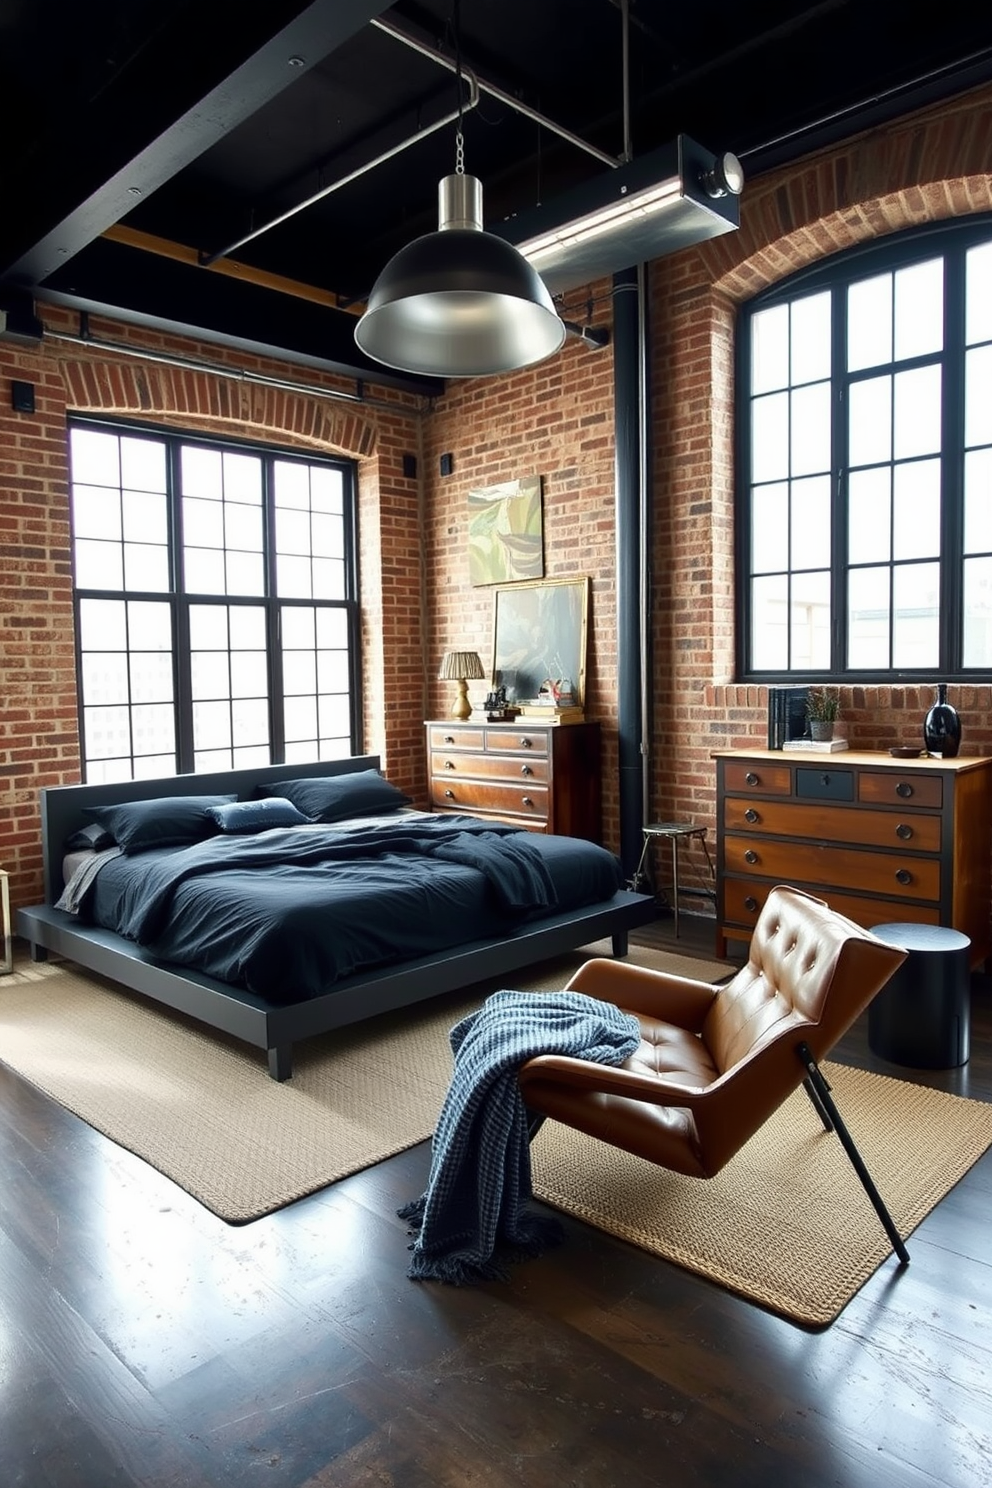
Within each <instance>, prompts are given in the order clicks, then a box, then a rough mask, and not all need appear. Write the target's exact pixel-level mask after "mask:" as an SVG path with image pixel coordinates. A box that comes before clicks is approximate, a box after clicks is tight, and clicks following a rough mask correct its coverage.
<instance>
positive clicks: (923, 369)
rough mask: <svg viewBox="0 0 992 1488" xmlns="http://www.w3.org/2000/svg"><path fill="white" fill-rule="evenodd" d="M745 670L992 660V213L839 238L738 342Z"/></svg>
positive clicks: (915, 666)
mask: <svg viewBox="0 0 992 1488" xmlns="http://www.w3.org/2000/svg"><path fill="white" fill-rule="evenodd" d="M737 470H738V496H737V565H738V566H737V572H738V575H739V576H740V582H739V585H738V637H739V654H738V668H739V674H740V675H741V676H742V677H744V678H746V679H748V680H757V681H770V682H771V681H776V680H784V679H789V680H817V679H826V678H831V679H834V680H837V681H847V682H858V681H893V680H906V681H913V680H923V679H927V680H930V679H932V678H933V677H934V676H936V675H939V676H940V677H942V678H944V679H947V678H952V679H955V680H962V681H964V680H968V679H975V678H976V677H977V676H985V675H987V674H988V672H989V671H990V670H992V218H990V217H988V216H983V217H981V218H978V219H976V218H972V219H967V220H956V221H953V222H948V223H941V224H934V225H932V226H929V227H927V228H923V229H915V230H910V231H908V232H904V233H901V234H898V235H894V236H893V237H891V238H887V239H885V240H884V241H883V242H878V243H874V244H872V245H871V246H869V247H865V248H860V249H854V250H850V251H848V252H846V253H844V254H839V255H837V256H836V257H834V258H833V259H831V260H830V261H829V262H827V263H825V264H823V265H821V266H818V267H817V268H816V269H815V270H812V271H805V272H803V273H801V274H799V275H796V276H794V277H793V278H792V279H790V280H788V281H784V282H783V283H782V284H780V285H778V286H776V287H775V289H774V290H772V291H769V292H767V293H765V294H763V295H761V296H759V297H756V298H755V300H753V301H752V302H751V303H750V304H749V305H748V306H747V307H746V309H745V311H744V312H743V314H742V316H741V322H740V326H739V334H738V339H737Z"/></svg>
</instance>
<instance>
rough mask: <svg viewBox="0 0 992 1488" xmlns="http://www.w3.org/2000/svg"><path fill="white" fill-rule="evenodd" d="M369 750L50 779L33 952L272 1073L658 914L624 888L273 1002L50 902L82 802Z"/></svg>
mask: <svg viewBox="0 0 992 1488" xmlns="http://www.w3.org/2000/svg"><path fill="white" fill-rule="evenodd" d="M378 768H379V760H378V758H377V757H376V756H373V755H363V756H356V757H355V758H352V759H345V760H334V761H325V762H322V763H320V764H306V765H269V766H264V767H260V768H256V769H246V770H233V771H224V772H222V773H218V774H197V775H195V776H191V775H180V776H172V777H168V778H164V779H159V780H147V781H127V782H118V783H114V784H111V785H76V786H61V787H50V788H47V789H44V790H42V791H41V793H40V794H41V818H42V843H43V851H44V863H45V901H46V902H45V904H44V905H38V906H33V907H31V908H27V909H21V910H19V911H18V914H17V931H18V934H19V935H21V936H22V937H23V938H24V939H25V940H26V941H27V942H28V944H29V946H30V950H31V956H32V959H33V960H35V961H43V960H45V959H47V957H48V955H49V954H55V955H58V956H63V957H65V958H66V959H67V960H70V961H73V962H75V963H76V964H77V965H78V966H81V967H84V968H85V969H86V970H88V971H94V972H97V973H98V974H100V975H101V976H105V977H107V978H109V979H110V980H112V981H114V982H117V983H119V984H120V985H121V986H123V987H126V988H129V989H131V990H133V991H135V992H139V993H141V994H143V995H144V996H146V997H149V998H152V999H153V1000H154V1001H156V1002H159V1003H162V1004H163V1005H164V1006H166V1007H170V1008H174V1009H175V1010H176V1011H177V1012H181V1013H185V1014H187V1015H188V1016H190V1017H192V1018H196V1019H197V1020H199V1021H200V1022H202V1023H205V1024H207V1025H208V1026H209V1027H211V1028H217V1029H220V1030H222V1031H223V1032H225V1033H229V1034H231V1035H233V1036H234V1037H235V1038H239V1039H242V1040H243V1041H244V1042H245V1043H248V1044H252V1045H254V1046H255V1047H257V1048H260V1049H264V1050H265V1051H266V1054H267V1056H268V1064H269V1072H270V1074H271V1075H272V1077H273V1078H274V1079H276V1080H286V1079H288V1078H289V1077H290V1076H291V1074H292V1060H293V1045H294V1044H295V1043H297V1042H298V1041H299V1040H301V1039H306V1038H312V1037H313V1036H314V1035H316V1034H321V1033H327V1032H330V1031H331V1030H333V1029H335V1028H343V1027H345V1026H347V1025H348V1024H350V1023H356V1022H360V1021H362V1020H364V1019H366V1018H371V1017H375V1016H376V1015H377V1014H379V1013H383V1012H389V1011H393V1010H395V1009H397V1008H402V1007H407V1006H411V1005H413V1004H414V1003H418V1002H422V1001H424V1000H426V999H428V998H431V997H435V996H438V995H439V994H441V993H443V992H450V991H454V990H456V989H458V988H459V987H465V986H469V985H470V984H471V983H472V982H476V981H479V980H482V979H483V978H490V977H509V976H510V975H511V974H512V973H513V972H515V971H518V970H519V969H520V968H521V967H524V966H529V965H532V964H533V963H534V962H537V961H541V960H544V959H545V958H546V957H549V956H555V955H559V954H561V953H562V952H565V951H570V950H574V949H576V948H577V947H578V946H582V945H586V944H588V943H589V942H591V941H594V940H598V939H601V938H602V937H604V936H609V937H610V938H611V940H612V946H613V953H614V955H616V956H624V955H626V953H627V937H628V933H629V932H630V931H631V930H633V929H635V928H636V927H637V926H638V925H643V924H646V923H648V922H649V921H650V920H652V919H653V918H654V917H655V906H654V901H653V899H652V898H651V896H649V895H645V894H635V893H631V892H629V891H626V890H618V891H617V892H616V893H615V894H613V895H612V896H611V897H610V898H608V899H604V900H602V901H600V902H598V903H595V904H589V905H585V906H584V907H582V908H580V909H575V910H571V911H568V912H564V913H555V914H550V915H547V916H545V917H543V918H541V919H531V920H528V921H526V923H524V924H521V925H519V926H517V927H516V928H514V929H511V930H509V931H507V932H505V933H502V934H501V935H500V936H499V937H498V938H491V939H482V940H475V941H469V942H465V943H463V944H461V945H455V946H451V947H449V948H448V949H446V950H444V951H440V952H435V953H433V954H430V955H426V956H420V957H417V958H416V959H413V960H406V961H401V962H393V963H390V964H388V965H384V966H381V967H378V968H376V969H373V970H370V971H366V972H362V973H361V974H358V975H351V976H347V977H344V978H341V979H340V980H338V981H336V982H335V983H334V984H333V986H332V987H331V988H330V990H329V991H328V992H326V993H323V994H320V995H318V996H313V997H308V998H306V999H305V1000H303V1001H300V1002H295V1003H279V1004H278V1005H277V1004H274V1003H271V1002H268V1001H266V1000H265V999H264V998H262V997H259V996H257V995H255V994H253V993H252V992H250V991H248V990H246V989H242V988H239V987H237V986H233V985H231V984H229V983H227V982H223V981H218V980H216V979H215V978H213V977H210V976H206V975H201V974H200V973H199V972H196V971H191V970H189V969H187V968H186V967H182V966H176V965H171V964H169V963H167V962H163V961H160V960H157V959H156V958H155V957H154V956H152V955H150V954H149V953H148V952H146V951H145V950H143V949H142V947H141V946H139V945H137V944H135V943H134V942H133V941H131V940H129V939H126V938H125V937H124V936H122V935H118V934H116V933H115V932H113V931H110V930H105V929H102V928H100V927H97V926H92V925H86V924H82V923H80V921H79V919H78V918H77V917H75V916H73V915H71V914H67V913H65V912H63V911H62V910H59V909H56V908H54V905H55V904H56V902H57V901H58V899H59V897H60V896H61V894H62V890H63V879H62V862H63V848H64V844H65V842H66V841H67V840H68V838H69V837H70V836H71V834H72V833H73V832H75V831H77V830H78V829H79V828H80V827H82V826H84V825H85V824H86V823H87V821H88V820H89V818H88V817H87V816H86V815H85V814H84V808H86V807H90V806H96V805H104V804H116V803H118V802H123V801H138V800H149V799H154V798H156V797H162V796H182V795H187V794H190V793H196V794H201V793H202V794H209V793H233V794H236V795H237V796H238V797H239V799H244V800H247V799H250V798H251V796H252V794H253V793H254V792H255V790H256V788H257V787H258V786H260V785H263V786H264V785H265V784H267V783H271V782H275V781H280V780H286V779H287V778H288V777H290V776H308V777H318V776H321V777H322V776H333V775H341V774H347V773H350V772H353V771H360V770H369V769H376V770H377V769H378Z"/></svg>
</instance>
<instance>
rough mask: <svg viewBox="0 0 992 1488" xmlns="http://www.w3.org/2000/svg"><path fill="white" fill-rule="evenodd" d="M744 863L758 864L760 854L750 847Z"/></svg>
mask: <svg viewBox="0 0 992 1488" xmlns="http://www.w3.org/2000/svg"><path fill="white" fill-rule="evenodd" d="M744 861H745V863H756V862H757V861H758V854H757V853H756V852H754V851H753V850H752V849H751V848H750V847H749V848H748V850H747V852H746V853H745V854H744Z"/></svg>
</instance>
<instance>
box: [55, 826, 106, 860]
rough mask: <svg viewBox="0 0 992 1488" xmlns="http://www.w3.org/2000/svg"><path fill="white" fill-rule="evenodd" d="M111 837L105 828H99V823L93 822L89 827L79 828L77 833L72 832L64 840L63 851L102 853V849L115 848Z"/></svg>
mask: <svg viewBox="0 0 992 1488" xmlns="http://www.w3.org/2000/svg"><path fill="white" fill-rule="evenodd" d="M115 846H116V843H115V842H114V839H113V837H111V835H110V833H109V832H108V831H107V829H106V827H101V826H100V824H99V822H93V824H92V825H91V826H89V827H80V828H79V831H78V832H72V833H70V835H69V836H68V837H67V838H66V839H65V850H66V852H67V853H72V852H86V851H92V852H103V850H104V848H107V847H115Z"/></svg>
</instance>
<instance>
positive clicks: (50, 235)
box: [0, 0, 387, 286]
mask: <svg viewBox="0 0 992 1488" xmlns="http://www.w3.org/2000/svg"><path fill="white" fill-rule="evenodd" d="M386 8H387V7H386V0H312V3H310V4H302V3H297V4H295V5H294V4H293V3H292V0H280V3H279V4H278V5H273V4H272V0H211V3H210V4H201V5H187V4H183V5H181V6H178V7H176V9H175V10H174V12H173V13H172V14H171V15H170V16H169V17H168V19H167V20H166V21H165V23H164V24H163V26H162V27H161V28H160V30H159V31H158V32H157V34H156V35H155V36H154V38H153V40H152V43H151V44H149V45H147V46H145V47H143V48H139V49H137V50H136V52H135V54H134V55H133V56H132V57H131V58H130V59H129V61H128V62H127V64H126V65H124V66H123V67H121V68H120V70H119V71H118V72H116V73H115V74H114V75H113V77H112V78H111V79H110V80H109V81H108V82H107V83H106V84H105V85H104V86H103V87H101V88H99V89H97V90H96V91H95V93H94V94H93V96H92V97H90V98H86V99H85V100H81V101H77V106H75V107H71V108H68V107H66V106H65V101H64V100H63V105H62V106H61V107H60V103H59V100H58V99H46V100H45V110H46V111H48V110H51V113H50V114H49V121H48V123H47V124H46V125H43V127H42V129H41V132H40V138H39V139H37V140H36V142H35V144H34V145H33V146H32V147H31V148H29V149H25V150H23V151H20V152H17V151H14V150H11V149H9V150H7V151H6V152H5V156H4V162H3V168H2V177H0V179H2V187H3V194H4V197H5V200H6V202H7V204H8V210H7V211H5V213H4V218H5V224H4V226H3V227H2V228H0V279H3V280H5V281H7V282H12V283H15V284H21V285H27V286H32V285H37V284H39V283H40V282H41V281H42V280H44V279H46V278H47V277H48V275H50V274H51V273H53V272H54V271H55V270H56V269H58V268H59V267H60V266H61V265H64V264H65V263H66V262H67V260H68V259H71V258H72V257H73V255H74V254H76V253H78V252H79V251H80V249H82V248H83V247H85V246H86V244H87V243H90V242H92V241H93V239H94V238H96V237H98V236H99V234H100V233H101V232H104V231H105V230H106V229H107V228H108V227H111V226H112V225H113V224H115V223H117V222H119V221H120V220H121V218H122V217H124V216H126V215H127V213H128V212H130V211H131V210H132V209H133V208H134V206H135V205H136V204H137V202H139V201H140V200H141V199H142V198H144V197H146V196H148V195H149V194H150V193H151V192H153V191H155V190H156V188H157V187H159V186H161V185H162V184H163V182H165V181H167V180H170V179H171V178H172V177H173V176H174V175H176V173H177V172H179V171H181V170H182V169H183V167H184V166H187V165H188V164H189V163H190V162H191V161H193V160H195V159H197V158H198V157H199V156H200V155H202V154H203V153H204V151H205V150H208V149H209V148H210V147H211V145H213V144H215V143H216V142H217V140H219V139H220V138H222V137H223V136H224V135H225V134H227V133H228V132H229V131H230V130H232V129H233V128H234V127H235V126H236V125H238V124H239V123H240V122H242V120H244V119H245V118H247V117H249V116H250V115H251V114H254V113H256V112H257V111H258V109H260V108H261V107H262V106H263V105H264V104H266V103H267V102H268V101H269V100H270V99H272V98H274V97H276V96H277V95H278V94H279V93H280V92H281V91H282V90H283V89H285V88H287V87H289V86H291V84H292V83H293V82H295V81H296V80H297V79H298V78H299V77H300V75H301V71H303V70H305V69H306V68H308V67H311V66H313V65H314V64H315V63H317V62H319V61H320V59H321V58H322V57H324V56H326V55H327V54H328V52H331V51H333V50H334V49H335V48H336V47H337V46H339V45H341V43H342V42H343V41H345V40H346V39H347V38H348V37H349V36H351V35H352V34H353V33H354V32H356V31H357V30H359V29H360V28H361V27H362V26H364V25H366V24H367V23H368V21H369V20H370V19H372V18H373V17H375V16H377V15H379V14H380V13H381V12H382V11H383V10H384V9H386ZM287 16H288V17H290V19H289V20H288V21H287V19H286V18H287ZM276 22H280V23H282V24H281V25H280V29H279V30H277V31H274V30H273V25H274V24H275V23H276ZM290 58H297V59H299V64H291V62H290ZM163 77H166V78H167V79H168V86H166V87H163V85H162V79H163ZM40 117H41V118H42V119H44V118H45V114H44V113H43V114H42V115H41V116H40ZM14 202H16V203H17V211H16V212H15V211H13V210H9V207H10V205H11V204H12V203H14Z"/></svg>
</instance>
